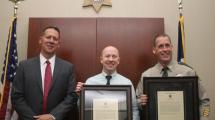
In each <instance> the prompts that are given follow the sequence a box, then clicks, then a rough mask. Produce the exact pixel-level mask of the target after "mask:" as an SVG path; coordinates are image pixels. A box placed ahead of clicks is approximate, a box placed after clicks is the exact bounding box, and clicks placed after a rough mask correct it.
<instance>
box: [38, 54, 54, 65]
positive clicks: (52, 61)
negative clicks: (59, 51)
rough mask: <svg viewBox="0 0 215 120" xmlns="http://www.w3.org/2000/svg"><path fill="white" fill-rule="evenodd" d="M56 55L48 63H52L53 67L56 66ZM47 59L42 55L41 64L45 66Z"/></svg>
mask: <svg viewBox="0 0 215 120" xmlns="http://www.w3.org/2000/svg"><path fill="white" fill-rule="evenodd" d="M55 58H56V55H54V56H52V57H51V58H50V59H48V61H49V62H50V63H51V65H54V63H55ZM46 61H47V59H46V58H45V57H44V56H43V55H42V54H41V53H40V63H41V64H45V63H46Z"/></svg>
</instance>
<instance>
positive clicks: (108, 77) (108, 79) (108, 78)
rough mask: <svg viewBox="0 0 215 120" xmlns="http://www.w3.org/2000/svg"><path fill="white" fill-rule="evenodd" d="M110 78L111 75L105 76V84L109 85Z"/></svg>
mask: <svg viewBox="0 0 215 120" xmlns="http://www.w3.org/2000/svg"><path fill="white" fill-rule="evenodd" d="M111 78H112V76H111V75H107V76H106V79H107V83H106V85H110V79H111Z"/></svg>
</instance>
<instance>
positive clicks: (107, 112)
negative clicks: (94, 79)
mask: <svg viewBox="0 0 215 120" xmlns="http://www.w3.org/2000/svg"><path fill="white" fill-rule="evenodd" d="M131 106H132V102H131V86H130V85H110V86H107V85H84V86H83V89H82V91H81V95H80V120H132V107H131Z"/></svg>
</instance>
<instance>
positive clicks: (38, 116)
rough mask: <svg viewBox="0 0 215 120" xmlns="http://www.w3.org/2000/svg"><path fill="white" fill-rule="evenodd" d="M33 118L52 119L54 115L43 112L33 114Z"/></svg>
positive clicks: (38, 119)
mask: <svg viewBox="0 0 215 120" xmlns="http://www.w3.org/2000/svg"><path fill="white" fill-rule="evenodd" d="M33 117H34V119H35V120H54V117H53V116H52V115H51V114H43V115H37V116H33Z"/></svg>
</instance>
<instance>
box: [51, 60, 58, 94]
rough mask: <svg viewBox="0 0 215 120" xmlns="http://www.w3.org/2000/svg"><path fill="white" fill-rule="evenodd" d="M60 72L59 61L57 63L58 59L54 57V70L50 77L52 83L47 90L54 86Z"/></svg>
mask: <svg viewBox="0 0 215 120" xmlns="http://www.w3.org/2000/svg"><path fill="white" fill-rule="evenodd" d="M59 72H60V63H59V59H58V58H57V57H56V59H55V66H54V72H53V77H52V85H51V88H50V90H49V92H50V91H51V90H52V88H53V87H54V85H55V83H56V80H57V77H58V75H59Z"/></svg>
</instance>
